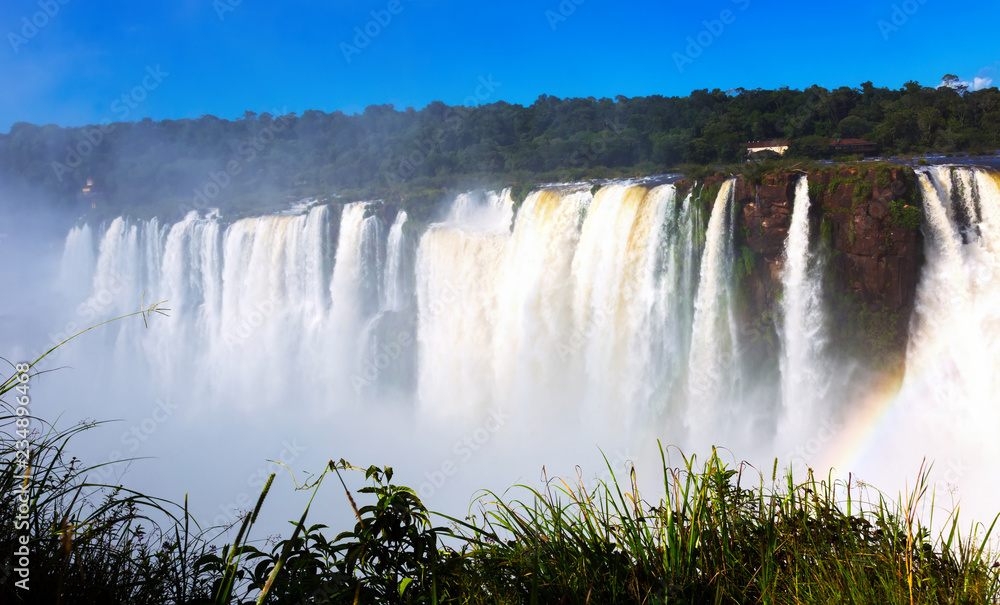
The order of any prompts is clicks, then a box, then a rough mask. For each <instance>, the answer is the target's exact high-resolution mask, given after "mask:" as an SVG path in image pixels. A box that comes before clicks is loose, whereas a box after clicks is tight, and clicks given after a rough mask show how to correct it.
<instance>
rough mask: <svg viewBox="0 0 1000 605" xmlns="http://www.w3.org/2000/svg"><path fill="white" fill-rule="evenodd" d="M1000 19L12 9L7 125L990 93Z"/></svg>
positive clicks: (984, 13) (332, 2)
mask: <svg viewBox="0 0 1000 605" xmlns="http://www.w3.org/2000/svg"><path fill="white" fill-rule="evenodd" d="M998 17H1000V3H997V2H996V0H966V1H964V2H960V3H954V2H951V3H948V2H944V1H943V0H906V1H899V0H882V1H875V2H860V1H855V0H850V1H847V2H839V3H804V2H788V1H784V0H781V1H779V0H770V1H769V0H711V1H709V2H697V3H696V2H687V3H668V2H662V1H660V2H646V1H641V2H612V1H611V0H537V1H527V2H516V1H515V2H488V3H480V2H467V1H466V2H461V1H458V0H326V1H320V0H288V1H286V2H282V3H278V2H261V1H254V0H173V1H169V2H156V1H153V2H113V1H99V0H5V1H4V3H3V5H2V6H0V33H2V34H3V38H4V39H3V40H2V41H0V45H2V50H0V89H2V90H3V93H2V95H0V132H7V131H8V130H9V128H10V126H11V124H13V123H15V122H18V121H26V122H33V123H40V124H45V123H55V124H60V125H82V124H93V123H99V122H101V121H104V120H110V121H118V120H121V119H125V120H139V119H142V118H144V117H152V118H153V119H165V118H185V117H192V118H194V117H198V116H201V115H203V114H212V115H217V116H219V117H223V118H235V117H238V116H240V115H242V114H243V112H244V111H245V110H248V109H249V110H253V111H257V112H264V111H269V112H272V113H276V112H282V113H283V112H291V111H294V112H302V111H304V110H306V109H320V110H324V111H334V110H341V111H345V112H348V113H352V112H357V111H361V110H363V109H364V107H366V106H368V105H371V104H381V103H391V104H393V105H395V106H396V107H397V108H399V109H403V108H405V107H408V106H412V107H415V108H420V107H423V106H425V105H427V103H429V102H431V101H433V100H441V101H444V102H445V103H448V104H468V103H473V102H485V103H489V102H493V101H498V100H504V101H507V102H511V103H521V104H530V103H531V102H533V101H534V100H535V99H536V98H537V97H538V96H539V95H541V94H550V95H555V96H558V97H568V96H583V97H587V96H593V97H598V98H599V97H614V96H616V95H625V96H638V95H650V94H662V95H687V94H688V93H690V92H691V91H692V90H695V89H701V88H708V89H713V88H720V89H723V90H728V89H731V88H737V87H745V88H777V87H781V86H789V87H791V88H800V89H801V88H805V87H808V86H811V85H813V84H819V85H820V86H824V87H827V88H833V87H837V86H843V85H847V86H858V85H859V84H860V83H861V82H865V81H869V80H870V81H872V82H874V83H875V84H876V85H878V86H890V87H894V88H895V87H900V86H902V84H903V83H904V82H906V81H908V80H917V81H919V82H921V83H922V84H925V85H936V84H937V83H939V82H940V79H941V76H942V75H944V74H945V73H954V74H956V75H958V76H959V77H960V78H962V79H963V80H966V81H969V82H970V83H976V82H977V80H976V78H979V80H978V84H979V85H980V86H989V85H994V83H993V81H994V80H995V81H996V84H1000V76H998V75H997V73H996V69H997V68H1000V45H998V44H997V43H996V42H995V41H994V40H996V28H997V25H998V23H1000V19H998ZM356 28H357V29H356ZM359 31H360V32H362V35H359ZM366 31H367V33H364V32H366ZM484 83H489V85H486V84H484Z"/></svg>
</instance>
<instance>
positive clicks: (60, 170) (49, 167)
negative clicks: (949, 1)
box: [0, 76, 1000, 216]
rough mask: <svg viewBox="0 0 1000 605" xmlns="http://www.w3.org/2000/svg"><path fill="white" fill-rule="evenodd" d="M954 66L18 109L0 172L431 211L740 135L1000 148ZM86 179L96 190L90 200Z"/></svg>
mask: <svg viewBox="0 0 1000 605" xmlns="http://www.w3.org/2000/svg"><path fill="white" fill-rule="evenodd" d="M952 78H954V77H953V76H946V77H945V80H946V81H947V80H949V79H952ZM955 80H957V78H954V79H953V80H952V82H951V83H952V84H953V85H952V86H941V87H937V88H933V87H928V86H922V85H920V84H918V83H916V82H908V83H906V85H905V86H904V87H903V88H901V89H889V88H876V87H875V86H873V85H872V84H871V83H870V82H866V83H864V84H862V85H861V86H860V87H858V88H849V87H841V88H837V89H835V90H827V89H825V88H820V87H818V86H813V87H810V88H807V89H806V90H801V91H800V90H790V89H788V88H781V89H778V90H761V89H755V90H745V89H735V90H730V91H722V90H718V89H716V90H712V91H708V90H696V91H694V92H692V93H691V94H690V95H689V96H686V97H664V96H649V97H634V98H626V97H623V96H618V97H616V98H615V99H608V98H602V99H595V98H592V97H591V98H572V99H559V98H556V97H552V96H541V97H539V98H538V99H537V100H536V101H535V102H534V103H533V104H531V105H529V106H527V107H524V106H521V105H514V104H509V103H505V102H496V103H490V104H487V105H480V106H478V107H463V106H448V105H445V104H443V103H441V102H433V103H431V104H430V105H428V106H427V107H425V108H423V109H421V110H419V111H418V110H415V109H413V108H410V107H408V108H405V109H403V110H399V109H396V108H395V107H393V106H392V105H372V106H369V107H368V108H366V109H365V110H364V112H363V113H360V114H353V115H348V114H344V113H342V112H339V111H337V112H333V113H324V112H322V111H311V110H310V111H305V112H303V113H302V114H301V115H297V114H295V113H286V114H284V115H274V114H270V113H262V114H259V115H258V114H256V113H253V112H249V111H248V112H246V113H245V114H244V115H243V116H242V118H240V119H237V120H226V119H220V118H218V117H215V116H211V115H205V116H201V117H200V118H198V119H183V120H163V121H158V122H157V121H153V120H150V119H144V120H142V121H140V122H125V123H105V124H98V125H91V126H86V127H74V128H64V127H59V126H54V125H48V126H36V125H32V124H26V123H17V124H14V125H13V126H12V127H11V130H10V132H9V133H8V134H6V135H0V179H2V182H3V183H4V184H5V185H7V187H8V190H9V191H10V190H13V191H15V192H23V193H25V194H27V193H28V192H31V193H33V194H34V195H35V196H38V195H41V196H44V197H45V198H46V199H50V200H56V201H57V202H59V203H63V204H82V203H84V202H85V203H86V206H88V207H89V206H91V205H92V204H93V205H97V204H98V203H99V204H100V206H101V207H102V208H104V209H106V210H108V211H121V210H123V209H124V210H127V211H128V212H129V213H130V214H137V215H144V214H160V215H167V216H175V215H177V214H183V213H184V212H186V211H187V210H190V209H192V208H208V207H222V208H224V209H226V210H227V211H229V212H230V213H235V214H237V215H238V214H246V213H250V212H255V211H262V210H265V209H268V208H273V207H274V206H275V204H283V203H287V202H288V201H294V200H297V199H301V198H304V197H311V196H319V197H326V196H332V197H334V198H337V197H339V198H342V199H344V200H357V199H374V198H381V199H386V200H389V201H393V202H398V203H402V205H403V206H404V207H408V208H409V209H411V210H413V211H415V212H416V214H420V212H421V211H422V210H425V211H426V209H427V208H429V207H430V206H431V205H432V203H433V202H436V201H438V200H439V199H440V198H441V196H442V193H443V191H444V190H446V189H449V188H456V187H474V186H502V185H519V184H520V185H521V186H522V188H523V187H524V186H525V185H527V184H531V183H538V182H547V181H566V180H575V179H581V178H600V177H613V176H630V175H637V174H655V173H660V172H667V171H675V170H683V171H685V172H689V170H690V168H687V169H686V170H685V168H686V167H689V166H691V165H718V164H720V163H731V162H736V161H739V160H740V159H741V158H742V157H743V156H744V154H745V150H744V148H743V147H742V145H743V144H744V143H746V142H748V141H758V140H766V139H774V138H780V139H787V140H789V141H790V144H791V148H790V149H789V152H788V155H790V156H791V157H802V158H811V159H821V158H826V157H829V155H830V145H829V143H830V140H831V139H836V138H861V139H865V140H867V141H871V142H874V143H876V144H877V145H878V153H879V154H880V155H883V156H888V155H895V154H920V153H928V152H940V153H952V152H958V151H964V152H970V153H983V152H986V151H988V150H995V149H997V148H998V147H1000V91H998V90H997V89H996V88H989V89H984V90H977V91H969V90H966V89H964V88H962V87H960V86H957V85H954V84H956V82H955ZM834 159H838V158H834ZM689 173H690V172H689ZM88 179H90V180H92V182H93V187H92V193H93V195H91V198H92V199H89V198H88V199H86V200H83V199H81V197H82V196H81V191H82V190H83V189H84V188H85V187H87V181H88Z"/></svg>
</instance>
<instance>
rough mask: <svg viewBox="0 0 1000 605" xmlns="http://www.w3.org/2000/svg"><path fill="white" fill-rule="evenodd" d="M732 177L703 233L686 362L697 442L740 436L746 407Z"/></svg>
mask: <svg viewBox="0 0 1000 605" xmlns="http://www.w3.org/2000/svg"><path fill="white" fill-rule="evenodd" d="M734 185H735V181H734V180H727V181H726V182H725V183H723V185H722V189H721V190H720V191H719V196H718V199H717V200H716V202H715V207H714V208H713V209H712V217H711V219H709V222H708V231H707V233H706V235H705V254H704V257H703V259H702V263H701V278H700V280H699V282H698V293H697V298H696V300H695V314H694V324H693V327H692V336H691V354H690V360H689V362H688V412H687V425H688V427H689V428H690V430H691V434H692V437H693V438H694V441H695V442H696V443H706V442H707V441H709V440H711V439H712V438H713V436H714V437H715V438H716V439H718V438H727V437H728V438H730V439H742V438H743V437H742V436H740V435H739V434H738V431H739V429H738V427H737V426H736V424H737V423H738V422H740V421H742V420H744V419H743V418H741V416H742V415H743V413H744V410H742V409H741V408H742V407H743V406H742V402H741V398H740V394H739V392H738V389H739V388H740V386H741V382H742V368H741V367H740V366H741V363H742V359H741V356H740V349H739V347H740V346H741V343H740V335H739V329H738V327H737V323H736V319H735V317H734V315H733V313H734V309H733V305H734V300H733V291H732V287H733V276H732V267H733V237H732V222H733V221H732V216H731V213H732V201H733V188H734Z"/></svg>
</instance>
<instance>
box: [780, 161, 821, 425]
mask: <svg viewBox="0 0 1000 605" xmlns="http://www.w3.org/2000/svg"><path fill="white" fill-rule="evenodd" d="M809 206H810V200H809V181H808V179H807V178H806V177H805V176H802V177H801V178H799V181H798V183H797V184H796V187H795V200H794V207H793V210H792V222H791V226H790V227H789V230H788V239H787V241H786V243H785V255H784V267H783V270H782V272H781V285H782V292H783V298H782V301H781V311H782V323H781V336H782V337H781V343H782V351H781V386H782V389H781V398H782V405H783V408H784V419H783V420H784V424H783V426H782V430H781V432H782V433H783V434H789V435H796V434H804V433H807V432H808V431H810V430H811V429H813V427H812V426H810V423H811V421H813V420H814V419H815V418H816V417H817V414H818V413H822V412H823V411H824V410H822V408H821V407H820V406H822V404H823V400H824V396H825V393H826V391H827V389H828V388H829V381H830V376H829V372H830V366H831V361H830V359H829V356H828V355H827V351H826V346H827V334H826V325H825V324H826V319H825V317H824V313H823V300H822V298H823V283H822V267H821V265H820V264H819V262H818V259H817V258H816V255H815V254H814V253H812V252H811V251H810V243H809Z"/></svg>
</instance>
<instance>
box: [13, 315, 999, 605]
mask: <svg viewBox="0 0 1000 605" xmlns="http://www.w3.org/2000/svg"><path fill="white" fill-rule="evenodd" d="M162 311H163V310H162V309H160V308H159V307H158V306H157V305H153V306H151V307H149V308H148V309H144V310H143V312H142V313H143V316H144V317H145V316H146V315H147V314H149V313H152V312H162ZM43 357H44V356H43ZM26 365H27V364H25V365H18V364H11V371H10V372H9V377H8V378H7V379H6V380H5V381H4V382H3V383H2V384H0V401H2V402H3V403H2V409H0V488H2V492H0V552H3V553H4V555H5V556H4V559H3V561H4V564H5V567H4V569H3V570H2V583H0V602H3V603H47V604H49V603H61V604H65V605H71V604H75V603H102V604H115V603H122V604H125V603H128V604H147V603H148V604H161V603H163V604H167V603H172V604H182V603H216V604H222V603H254V602H256V603H265V602H266V603H287V604H293V603H295V604H297V603H532V604H534V603H649V604H652V603H678V604H680V603H684V604H702V603H713V604H721V603H776V604H777V603H824V604H825V603H859V604H860V603H865V604H867V603H872V604H875V603H878V604H895V603H899V604H902V603H909V604H913V603H935V604H937V603H954V604H964V603H968V604H982V603H998V602H1000V562H997V561H996V558H995V557H996V553H995V552H992V551H991V550H990V549H989V545H990V544H991V536H992V534H993V531H994V525H995V523H996V521H994V523H993V524H991V525H989V526H985V525H979V524H970V525H969V526H968V527H965V526H962V525H961V524H960V521H959V518H958V516H957V514H954V515H948V517H947V519H945V520H943V521H942V520H940V519H938V520H936V521H935V520H934V519H919V518H918V515H917V513H918V511H920V510H931V511H933V510H934V506H933V494H932V493H929V492H928V475H929V469H926V468H922V469H921V470H920V472H919V474H918V483H917V486H916V487H915V488H914V489H913V491H911V492H910V493H908V494H905V495H903V496H900V497H899V498H898V499H890V498H887V497H886V496H884V495H882V494H881V493H879V492H877V491H875V490H874V489H872V488H869V487H867V486H864V485H862V484H860V483H859V482H857V481H848V482H843V481H837V480H834V479H833V478H831V477H828V478H826V479H822V480H821V479H818V478H816V477H814V476H813V475H812V473H811V472H810V473H808V474H807V475H806V476H805V477H794V476H793V474H792V473H791V472H790V471H787V472H783V473H782V472H779V470H778V464H777V462H775V465H774V467H773V468H772V469H770V472H768V473H766V475H765V474H764V473H761V472H760V471H758V470H757V469H754V468H753V467H751V466H749V465H747V464H745V463H744V464H739V465H735V466H734V465H730V464H727V463H726V462H725V461H724V458H723V456H722V455H720V453H719V452H718V451H714V450H713V451H712V452H711V454H710V455H709V456H708V458H707V459H706V460H704V461H699V460H698V459H697V458H695V457H693V456H692V457H685V456H683V455H682V454H681V453H680V452H677V451H675V450H673V449H671V448H666V449H663V450H661V452H662V457H661V463H662V465H661V466H662V492H661V493H659V494H657V495H656V496H655V497H653V498H651V499H650V498H648V497H644V496H642V495H640V493H639V489H638V485H637V480H636V475H635V471H634V469H626V472H625V474H624V475H622V476H616V474H615V472H614V469H612V468H611V466H610V465H609V466H608V469H607V470H608V471H609V475H608V477H609V479H608V480H607V481H596V482H594V483H592V484H590V485H588V484H585V483H584V482H583V481H582V479H580V478H578V479H577V480H575V481H572V482H568V481H565V480H562V479H549V478H547V477H543V479H544V481H543V487H541V488H532V487H529V486H525V485H519V486H515V487H513V488H511V489H510V490H508V491H507V492H505V493H503V494H495V493H490V492H484V493H482V494H479V495H478V497H477V501H476V504H475V508H474V509H473V510H470V513H469V515H468V516H466V517H463V518H455V517H450V516H447V515H442V514H438V513H432V512H430V511H428V510H427V509H426V507H425V506H424V505H423V503H422V502H421V501H420V499H419V498H418V496H417V495H416V493H415V492H414V491H413V490H411V489H410V488H407V487H403V486H398V485H395V484H393V483H392V481H393V472H392V469H390V468H379V467H375V466H372V467H369V468H367V469H359V468H357V467H354V466H351V465H350V464H348V463H347V462H345V461H343V460H340V461H339V462H336V463H335V462H333V461H331V462H330V463H329V464H328V465H327V467H326V468H325V469H324V470H323V472H322V473H321V474H320V475H319V476H318V477H316V478H315V479H314V480H312V481H311V482H309V483H308V484H306V485H304V486H302V487H301V488H300V489H304V490H310V491H311V492H312V497H313V498H315V496H316V494H317V493H318V491H319V490H320V488H321V486H322V483H323V482H324V481H335V484H334V486H332V489H338V488H339V487H342V488H343V489H344V491H345V497H344V498H343V506H344V507H345V510H351V511H352V512H353V515H354V517H355V519H356V523H355V524H354V527H353V528H346V529H343V530H341V531H339V532H329V531H328V528H327V527H326V526H325V525H323V524H322V520H321V519H320V520H317V519H315V518H314V517H315V516H316V515H315V514H314V513H313V511H312V510H311V509H312V498H311V499H310V501H309V505H308V506H307V507H306V509H305V511H304V512H303V513H302V515H301V517H300V518H299V519H298V520H297V521H296V522H295V524H294V527H295V529H294V531H293V533H292V535H291V537H289V538H287V539H285V540H282V541H280V542H278V543H277V544H276V545H275V546H274V547H273V548H272V549H271V550H262V549H259V548H258V547H257V546H255V545H254V544H257V542H255V541H253V540H251V536H252V534H253V529H254V523H255V522H256V519H257V516H258V513H259V512H260V510H261V508H262V507H263V506H266V505H267V496H268V493H269V490H270V486H271V480H273V478H274V476H273V475H272V477H271V480H269V481H268V482H267V485H266V486H265V487H264V489H263V491H262V493H261V494H260V497H259V499H258V501H257V503H256V506H255V507H254V509H253V511H250V512H248V513H247V514H246V515H245V516H244V518H243V519H242V521H241V523H240V524H239V527H238V531H237V533H236V537H235V539H234V540H233V541H232V542H231V543H229V544H226V545H224V546H222V547H221V548H218V544H216V542H219V540H214V539H213V538H214V537H217V536H219V535H221V534H219V533H217V530H218V529H220V528H211V529H202V528H200V527H199V526H198V524H197V523H196V522H195V520H194V519H192V518H191V516H190V515H189V514H188V511H187V503H186V502H185V503H184V504H183V505H177V504H172V503H169V502H165V501H162V500H159V499H156V498H153V497H149V496H145V495H143V494H138V493H135V492H132V491H130V490H128V489H126V488H123V487H121V486H114V485H100V484H94V483H91V482H89V481H88V478H87V477H88V474H92V473H93V471H95V470H96V469H97V468H98V467H99V466H101V465H98V466H87V465H84V464H83V463H81V462H80V461H79V460H77V459H76V458H75V457H69V459H68V460H67V457H68V456H70V453H69V446H70V442H71V440H72V438H73V437H74V436H75V435H78V434H79V433H80V432H81V431H86V430H99V429H98V427H97V425H95V424H93V423H91V424H82V425H78V426H75V427H73V428H71V429H68V430H59V429H57V428H56V427H54V426H52V425H50V424H48V423H46V422H44V421H42V420H41V419H38V418H31V417H30V415H29V414H27V413H26V412H23V411H22V410H26V409H30V393H31V392H30V385H31V384H32V381H33V379H34V377H35V376H37V368H36V369H32V368H30V367H26ZM675 457H676V462H675V460H674V458H675ZM347 472H364V474H365V480H366V481H367V482H368V483H369V485H368V486H367V487H364V488H362V489H360V490H358V491H357V492H356V493H352V492H351V491H350V490H349V489H348V487H347V483H346V482H345V481H344V478H343V474H344V473H347ZM326 489H331V487H330V486H328V487H327V488H326ZM22 494H25V495H22ZM358 502H360V503H361V505H360V506H359V504H358ZM926 505H929V508H928V507H927V506H926ZM347 507H350V508H349V509H348V508H347ZM164 519H165V521H164ZM931 526H934V527H941V528H943V531H941V532H940V533H932V531H931V529H930V527H931ZM25 546H26V547H27V549H26V551H25V549H24V547H25ZM25 552H27V554H25ZM22 568H26V569H28V570H29V571H28V572H26V573H25V572H21V571H20V569H22ZM19 583H20V584H21V585H20V586H19V585H18V584H19ZM24 586H27V587H28V588H29V589H28V590H24Z"/></svg>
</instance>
